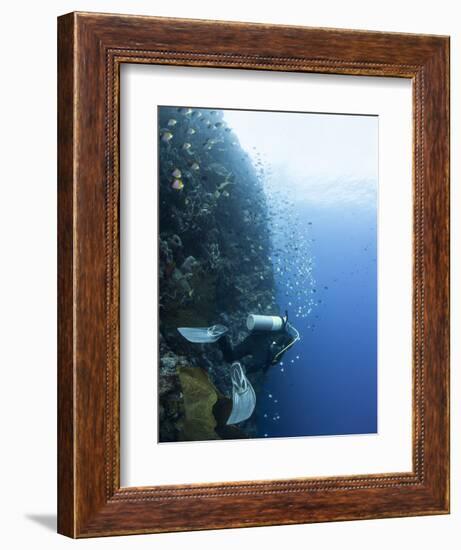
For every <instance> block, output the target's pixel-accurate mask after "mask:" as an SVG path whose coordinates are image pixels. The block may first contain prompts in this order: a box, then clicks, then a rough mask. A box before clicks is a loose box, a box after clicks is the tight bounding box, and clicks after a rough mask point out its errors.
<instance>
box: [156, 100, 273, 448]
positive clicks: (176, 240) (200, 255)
mask: <svg viewBox="0 0 461 550" xmlns="http://www.w3.org/2000/svg"><path fill="white" fill-rule="evenodd" d="M263 177H264V170H263V167H262V166H261V165H259V164H258V163H253V162H252V160H251V158H250V156H249V155H248V154H247V153H246V152H245V151H244V150H243V149H242V148H241V146H240V144H239V140H238V138H237V136H236V135H235V134H234V132H233V131H232V129H231V128H229V127H228V126H227V124H226V122H225V117H224V115H223V112H222V111H220V110H212V109H196V108H188V107H180V108H178V107H160V108H159V251H158V252H159V332H160V333H159V359H160V360H159V378H158V380H159V385H158V387H159V433H160V436H159V438H160V441H180V440H186V439H203V433H205V430H203V429H202V430H201V429H200V426H199V427H198V428H197V434H195V435H194V430H193V429H191V426H190V425H188V427H187V428H188V429H187V430H185V428H184V427H185V402H186V403H188V402H189V400H190V398H189V396H188V395H185V392H186V393H187V391H188V390H187V388H188V387H189V385H184V383H183V384H181V377H180V373H181V372H186V371H184V369H188V368H192V367H194V368H200V369H203V371H204V372H206V374H207V375H208V378H209V380H210V382H211V384H212V388H213V387H214V388H215V390H216V395H218V398H221V400H225V399H227V400H228V398H229V397H231V384H230V378H229V366H230V365H229V364H228V363H226V362H225V361H224V359H223V357H222V353H221V351H220V350H219V346H218V345H216V344H206V345H202V344H191V343H189V342H187V341H186V340H185V339H184V338H182V336H180V335H179V333H178V331H177V327H180V326H189V327H206V326H210V325H213V324H218V323H219V324H223V325H226V326H227V327H229V334H230V337H231V339H232V341H233V343H234V344H236V343H238V342H239V341H240V340H242V339H243V338H244V336H245V335H246V333H247V332H246V327H245V320H246V317H247V315H248V313H263V314H264V313H265V314H277V313H278V308H277V305H276V303H275V288H274V278H273V273H272V264H271V262H270V261H268V256H269V255H270V239H269V232H268V208H267V204H266V199H265V195H264V192H263V187H262V179H263ZM187 372H188V371H187ZM261 376H262V374H258V373H256V374H252V375H249V379H250V381H251V382H252V384H253V386H254V387H255V390H256V392H257V390H258V388H259V387H260V385H261V381H262V380H261ZM202 378H203V377H202ZM183 379H184V377H183ZM202 385H203V381H202ZM210 391H211V393H213V390H210ZM203 392H205V390H204V389H202V394H203ZM218 398H217V399H218ZM218 401H219V399H218ZM221 405H222V403H221ZM223 408H224V409H225V408H226V407H223V406H220V407H219V408H218V407H217V408H216V411H218V409H219V410H223ZM227 409H228V407H227ZM199 410H200V409H199ZM216 414H217V416H219V414H218V412H217V413H216ZM196 420H197V419H196ZM204 422H207V430H206V433H207V434H208V435H207V437H206V438H207V439H214V438H216V439H220V438H227V437H232V438H235V437H251V436H252V435H255V434H256V429H257V419H256V417H255V415H253V417H251V418H250V419H249V420H247V421H246V422H244V423H242V424H240V425H239V426H238V429H234V428H233V429H230V428H229V429H224V428H223V429H220V428H219V426H220V425H222V422H221V423H220V422H219V418H218V421H217V427H216V428H215V429H214V430H213V429H210V426H212V424H211V423H210V422H209V419H204ZM198 423H200V419H198ZM189 424H190V423H189Z"/></svg>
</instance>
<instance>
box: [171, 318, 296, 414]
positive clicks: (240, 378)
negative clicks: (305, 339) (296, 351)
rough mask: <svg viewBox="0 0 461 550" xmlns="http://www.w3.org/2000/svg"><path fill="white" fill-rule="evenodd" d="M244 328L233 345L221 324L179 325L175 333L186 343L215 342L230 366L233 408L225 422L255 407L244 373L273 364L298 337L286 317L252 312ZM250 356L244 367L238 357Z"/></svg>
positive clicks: (252, 394)
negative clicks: (246, 332) (196, 326)
mask: <svg viewBox="0 0 461 550" xmlns="http://www.w3.org/2000/svg"><path fill="white" fill-rule="evenodd" d="M246 324H247V328H248V330H249V331H250V334H249V335H248V336H247V337H246V338H245V339H244V340H243V341H242V342H240V343H239V344H237V345H236V346H234V347H232V344H231V341H230V338H229V337H228V335H226V333H227V332H228V330H229V329H228V328H227V327H225V326H224V325H213V326H211V327H207V328H192V327H179V328H178V332H179V333H180V334H181V335H182V336H183V337H184V338H185V339H186V340H188V341H189V342H192V343H197V344H210V343H215V342H218V345H219V347H220V349H221V351H222V354H223V357H224V360H225V361H226V362H228V363H232V365H231V372H230V376H231V382H232V411H231V414H230V416H229V418H228V420H227V424H237V423H239V422H243V421H244V420H246V419H247V418H249V417H250V416H251V415H252V414H253V411H254V409H255V407H256V395H255V392H254V389H253V387H252V385H251V383H250V381H249V380H248V378H247V377H246V372H255V371H258V370H262V371H263V372H264V373H266V372H267V370H268V369H269V367H270V366H271V365H274V364H276V363H277V362H278V361H280V359H281V358H282V357H283V355H284V354H285V352H286V351H287V350H288V349H289V348H291V347H292V346H293V345H294V344H295V343H296V342H298V340H300V336H299V332H298V331H297V330H296V329H295V327H294V326H293V325H291V324H290V323H289V322H288V312H287V311H285V316H284V317H280V316H278V315H254V314H250V315H248V317H247V323H246ZM248 356H250V357H251V360H250V361H248V360H246V361H245V364H246V369H245V368H244V367H243V366H242V364H241V363H240V362H239V359H243V358H244V357H248Z"/></svg>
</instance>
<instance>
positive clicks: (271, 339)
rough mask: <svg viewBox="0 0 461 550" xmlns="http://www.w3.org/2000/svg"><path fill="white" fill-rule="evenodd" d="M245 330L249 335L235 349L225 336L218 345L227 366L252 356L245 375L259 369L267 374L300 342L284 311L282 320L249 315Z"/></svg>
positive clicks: (247, 363) (267, 316) (266, 316)
mask: <svg viewBox="0 0 461 550" xmlns="http://www.w3.org/2000/svg"><path fill="white" fill-rule="evenodd" d="M247 328H248V329H249V330H250V334H249V335H248V336H247V337H246V338H245V339H244V340H243V341H242V342H240V343H239V344H237V345H236V346H235V347H232V345H231V342H230V338H229V337H228V336H227V335H225V336H224V337H223V338H220V339H219V341H218V344H219V347H220V349H221V351H222V353H223V356H224V359H225V361H227V362H228V363H230V362H232V361H237V360H239V359H243V358H244V357H247V356H251V362H248V361H246V366H247V371H248V372H255V371H257V370H261V369H262V371H263V372H264V373H266V372H267V370H268V369H269V367H270V366H271V365H274V364H275V363H277V362H278V361H279V360H280V359H281V358H282V356H283V355H284V353H285V352H286V351H287V350H288V349H289V348H290V347H291V346H292V345H293V344H294V343H295V342H296V341H297V340H299V333H298V331H297V330H296V329H295V328H294V327H293V326H292V325H290V324H289V323H288V312H287V311H286V312H285V316H284V317H278V316H269V315H249V316H248V319H247Z"/></svg>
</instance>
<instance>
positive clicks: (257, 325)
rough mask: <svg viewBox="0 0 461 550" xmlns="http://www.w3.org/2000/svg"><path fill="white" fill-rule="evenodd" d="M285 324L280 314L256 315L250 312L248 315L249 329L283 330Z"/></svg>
mask: <svg viewBox="0 0 461 550" xmlns="http://www.w3.org/2000/svg"><path fill="white" fill-rule="evenodd" d="M284 325H285V321H284V319H283V318H282V317H280V316H279V315H254V314H253V313H250V315H248V317H247V328H248V330H264V331H267V332H275V331H277V330H281V329H282V328H283V327H284Z"/></svg>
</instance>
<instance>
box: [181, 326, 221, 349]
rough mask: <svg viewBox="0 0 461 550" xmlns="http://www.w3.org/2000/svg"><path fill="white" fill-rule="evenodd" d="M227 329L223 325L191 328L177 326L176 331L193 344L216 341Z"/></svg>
mask: <svg viewBox="0 0 461 550" xmlns="http://www.w3.org/2000/svg"><path fill="white" fill-rule="evenodd" d="M228 330H229V329H228V328H227V327H225V326H224V325H213V326H211V327H204V328H193V327H179V328H178V332H179V334H181V336H183V337H184V338H185V339H186V340H188V341H189V342H192V343H193V344H210V343H213V342H216V341H217V340H219V339H220V338H221V336H222V335H223V334H225V333H226V332H227V331H228Z"/></svg>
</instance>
